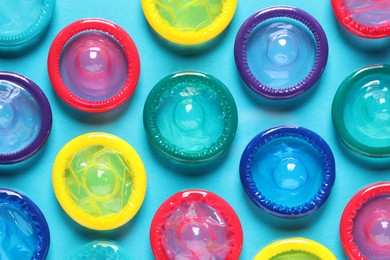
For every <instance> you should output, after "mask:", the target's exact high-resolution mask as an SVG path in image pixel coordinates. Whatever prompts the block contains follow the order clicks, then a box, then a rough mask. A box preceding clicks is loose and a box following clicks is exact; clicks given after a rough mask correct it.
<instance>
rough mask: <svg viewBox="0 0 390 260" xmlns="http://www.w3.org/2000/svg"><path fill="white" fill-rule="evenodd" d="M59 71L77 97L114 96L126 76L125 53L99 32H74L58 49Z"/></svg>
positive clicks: (100, 97) (89, 98)
mask: <svg viewBox="0 0 390 260" xmlns="http://www.w3.org/2000/svg"><path fill="white" fill-rule="evenodd" d="M60 71H61V76H62V79H63V81H64V83H65V85H66V86H67V88H68V89H69V90H70V91H71V92H72V93H74V94H75V95H76V96H78V97H80V98H82V99H85V100H91V101H102V100H106V99H109V98H111V97H113V96H115V95H116V94H117V93H118V92H119V91H120V90H121V89H122V87H123V85H124V83H125V82H126V79H127V71H128V64H127V58H126V54H125V52H124V50H123V48H122V46H121V45H120V44H119V43H118V42H117V40H116V39H115V38H114V37H112V36H110V35H109V34H107V33H104V32H101V31H86V32H82V33H79V34H77V35H75V36H74V37H73V38H72V39H70V40H69V42H68V43H67V44H66V45H65V47H64V48H63V50H62V52H61V58H60Z"/></svg>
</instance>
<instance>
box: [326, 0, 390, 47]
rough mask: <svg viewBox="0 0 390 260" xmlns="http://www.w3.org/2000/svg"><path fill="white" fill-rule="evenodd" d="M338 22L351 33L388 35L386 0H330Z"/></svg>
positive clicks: (389, 19) (389, 6) (389, 16)
mask: <svg viewBox="0 0 390 260" xmlns="http://www.w3.org/2000/svg"><path fill="white" fill-rule="evenodd" d="M332 7H333V11H334V13H335V15H336V17H337V19H338V20H339V22H340V23H341V24H342V25H343V26H344V27H345V28H346V29H347V30H348V31H350V32H352V33H353V34H355V35H357V36H360V37H364V38H371V39H373V38H384V37H389V36H390V4H389V1H388V0H355V1H353V0H332Z"/></svg>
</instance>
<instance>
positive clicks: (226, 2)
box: [141, 0, 237, 46]
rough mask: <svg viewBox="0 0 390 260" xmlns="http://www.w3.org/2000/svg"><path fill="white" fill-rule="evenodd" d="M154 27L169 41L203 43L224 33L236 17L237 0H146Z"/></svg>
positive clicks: (149, 16)
mask: <svg viewBox="0 0 390 260" xmlns="http://www.w3.org/2000/svg"><path fill="white" fill-rule="evenodd" d="M141 2H142V10H143V12H144V15H145V17H146V20H147V21H148V23H149V24H150V26H151V27H152V28H153V29H154V30H155V31H156V32H157V34H159V35H160V36H161V37H162V38H164V39H165V40H167V41H169V42H172V43H174V44H179V45H187V46H191V45H199V44H202V43H205V42H208V41H210V40H212V39H214V38H216V37H217V36H218V35H220V34H221V33H222V31H223V30H225V28H226V27H227V26H228V25H229V23H230V21H231V20H232V19H233V16H234V13H235V11H236V7H237V0H213V1H203V0H194V1H171V0H142V1H141Z"/></svg>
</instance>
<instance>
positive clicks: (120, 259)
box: [65, 241, 134, 260]
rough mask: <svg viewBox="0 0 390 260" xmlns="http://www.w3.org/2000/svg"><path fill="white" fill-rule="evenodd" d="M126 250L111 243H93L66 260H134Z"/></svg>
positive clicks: (77, 250)
mask: <svg viewBox="0 0 390 260" xmlns="http://www.w3.org/2000/svg"><path fill="white" fill-rule="evenodd" d="M127 251H128V250H125V249H123V248H121V247H120V246H118V245H117V244H115V243H113V242H109V241H93V242H90V243H88V244H85V245H83V246H80V247H78V248H76V249H75V250H73V251H72V252H71V253H70V254H69V255H68V256H67V257H66V258H65V260H79V259H94V260H133V259H134V258H133V257H131V256H130V255H129V253H128V252H127Z"/></svg>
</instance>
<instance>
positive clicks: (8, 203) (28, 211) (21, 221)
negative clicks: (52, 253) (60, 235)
mask: <svg viewBox="0 0 390 260" xmlns="http://www.w3.org/2000/svg"><path fill="white" fill-rule="evenodd" d="M0 217H1V221H0V252H1V258H2V259H3V258H4V259H37V260H44V259H46V256H47V253H48V251H49V245H50V233H49V227H48V225H47V222H46V219H45V217H44V216H43V214H42V212H41V210H40V209H39V208H38V206H37V205H36V204H35V203H34V202H32V201H31V200H30V199H29V198H27V197H26V196H24V195H22V194H20V193H18V192H16V191H13V190H9V189H4V188H1V189H0Z"/></svg>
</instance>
